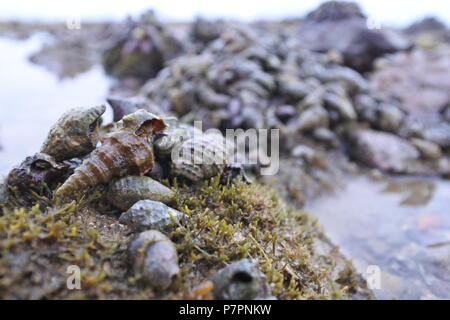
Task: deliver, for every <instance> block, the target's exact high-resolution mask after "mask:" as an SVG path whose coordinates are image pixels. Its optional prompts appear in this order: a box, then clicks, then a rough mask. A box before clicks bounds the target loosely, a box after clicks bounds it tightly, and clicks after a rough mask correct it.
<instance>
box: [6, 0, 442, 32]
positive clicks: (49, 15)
mask: <svg viewBox="0 0 450 320" xmlns="http://www.w3.org/2000/svg"><path fill="white" fill-rule="evenodd" d="M322 2H324V1H323V0H257V1H248V0H219V1H217V0H216V1H213V0H126V1H111V0H108V1H105V0H102V1H98V0H97V1H96V0H64V1H61V0H60V1H57V0H56V1H55V0H35V1H30V0H11V1H7V0H2V1H0V19H11V18H18V19H27V20H66V19H67V18H68V17H73V16H78V17H80V19H81V20H83V19H85V20H99V19H100V20H102V19H116V20H120V19H123V18H124V17H126V16H127V15H128V14H130V15H137V14H139V13H140V12H142V11H143V10H145V9H148V8H153V9H155V10H156V12H157V14H158V16H159V17H161V18H162V19H165V20H172V21H173V20H175V21H180V20H181V21H187V20H190V19H192V18H193V17H195V16H196V15H202V16H206V17H214V18H216V17H223V18H235V19H244V20H251V19H258V18H273V19H276V18H280V17H298V16H303V15H304V14H305V13H306V12H308V11H310V10H311V9H313V8H315V7H317V5H318V4H320V3H322ZM356 2H358V3H359V4H360V5H361V7H362V8H363V10H364V11H365V12H366V13H367V14H368V15H370V16H373V17H374V18H376V19H378V20H379V21H380V22H381V23H383V24H387V25H399V26H401V25H406V24H409V23H411V22H413V21H415V20H417V19H419V18H421V17H424V16H427V15H435V16H438V17H439V18H441V19H442V20H443V21H445V22H446V23H447V24H450V1H444V0H409V1H406V0H404V1H395V0H359V1H356Z"/></svg>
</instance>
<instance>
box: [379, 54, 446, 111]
mask: <svg viewBox="0 0 450 320" xmlns="http://www.w3.org/2000/svg"><path fill="white" fill-rule="evenodd" d="M431 70H432V72H431ZM449 72H450V51H448V50H440V51H424V50H421V49H414V50H412V51H411V52H401V53H397V54H395V55H393V56H392V57H391V58H389V61H388V62H387V66H386V67H384V68H382V69H381V70H379V71H377V72H375V73H374V75H373V77H372V80H371V82H372V86H373V90H374V92H376V93H377V95H379V96H380V97H381V98H383V99H387V100H395V99H397V100H398V101H399V103H400V107H401V108H402V109H403V110H404V111H406V112H408V113H410V114H413V115H427V114H428V115H429V114H431V113H437V112H439V110H441V109H442V108H443V107H445V106H447V105H449V104H450V79H449V77H448V74H449Z"/></svg>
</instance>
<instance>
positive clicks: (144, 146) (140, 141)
mask: <svg viewBox="0 0 450 320" xmlns="http://www.w3.org/2000/svg"><path fill="white" fill-rule="evenodd" d="M122 120H123V121H122ZM122 120H121V121H119V122H118V123H117V125H118V128H120V129H121V131H117V132H112V133H109V134H107V135H106V136H105V137H104V138H103V139H102V145H101V146H99V147H98V148H97V149H95V150H94V151H92V153H91V154H90V156H89V158H86V159H85V160H84V161H83V163H82V164H81V165H80V166H79V167H78V168H76V169H75V171H74V173H73V174H72V175H71V176H70V177H69V178H68V179H67V180H66V181H65V182H64V184H63V185H62V186H61V187H59V188H58V190H56V194H57V195H67V194H69V193H72V192H74V191H80V190H82V189H84V188H87V187H92V186H95V185H97V184H98V183H107V182H110V181H111V180H112V179H113V178H118V177H123V176H126V175H144V174H146V173H147V172H148V171H149V170H150V169H151V168H152V167H153V165H154V158H153V150H152V148H151V144H150V137H151V136H152V134H153V133H154V132H157V131H160V130H164V129H165V128H166V124H165V123H164V121H163V120H162V119H160V118H158V117H156V116H153V115H151V114H150V113H148V112H147V111H145V110H138V111H137V112H135V113H133V114H131V115H129V116H127V117H124V118H123V119H122Z"/></svg>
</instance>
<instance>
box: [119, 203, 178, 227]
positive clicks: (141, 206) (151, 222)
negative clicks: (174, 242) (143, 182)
mask: <svg viewBox="0 0 450 320" xmlns="http://www.w3.org/2000/svg"><path fill="white" fill-rule="evenodd" d="M182 216H183V213H182V212H180V211H177V210H175V209H172V208H170V207H168V206H166V205H165V204H164V203H162V202H158V201H153V200H140V201H138V202H136V203H135V204H134V205H133V206H132V207H131V208H130V209H128V211H127V212H124V213H122V215H121V216H120V218H119V221H120V223H122V224H126V225H129V226H130V227H131V228H133V229H134V230H145V229H155V230H161V231H162V230H167V229H168V228H170V227H171V226H173V225H174V223H176V221H178V220H179V219H181V218H182Z"/></svg>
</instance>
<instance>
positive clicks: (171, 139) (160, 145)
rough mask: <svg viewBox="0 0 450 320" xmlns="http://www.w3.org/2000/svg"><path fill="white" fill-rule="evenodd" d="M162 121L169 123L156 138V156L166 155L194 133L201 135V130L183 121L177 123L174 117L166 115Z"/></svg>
mask: <svg viewBox="0 0 450 320" xmlns="http://www.w3.org/2000/svg"><path fill="white" fill-rule="evenodd" d="M164 121H165V122H166V123H168V124H169V127H168V128H167V130H165V131H164V134H163V136H161V137H160V138H158V139H157V140H156V141H155V143H154V147H155V152H156V156H157V157H158V156H163V157H164V156H166V155H169V154H170V153H171V152H172V149H173V148H174V147H175V145H177V144H180V143H182V142H183V141H185V140H187V139H189V138H191V137H193V136H194V134H197V135H201V134H202V131H201V130H199V129H197V128H195V127H193V126H190V125H187V124H183V123H179V122H178V119H177V118H175V117H166V118H164Z"/></svg>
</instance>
